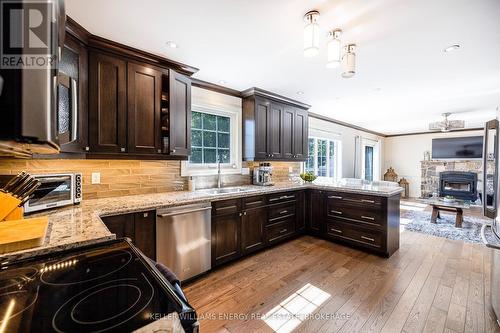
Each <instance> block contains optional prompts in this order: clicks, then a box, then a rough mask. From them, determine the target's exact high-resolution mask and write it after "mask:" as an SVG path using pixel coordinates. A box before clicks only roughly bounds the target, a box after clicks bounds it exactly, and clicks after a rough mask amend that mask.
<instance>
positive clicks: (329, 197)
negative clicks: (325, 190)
mask: <svg viewBox="0 0 500 333" xmlns="http://www.w3.org/2000/svg"><path fill="white" fill-rule="evenodd" d="M328 199H339V200H342V197H339V196H338V195H329V196H328Z"/></svg>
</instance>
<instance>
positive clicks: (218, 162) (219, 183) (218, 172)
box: [217, 156, 221, 188]
mask: <svg viewBox="0 0 500 333" xmlns="http://www.w3.org/2000/svg"><path fill="white" fill-rule="evenodd" d="M220 185H221V181H220V157H219V156H217V188H220Z"/></svg>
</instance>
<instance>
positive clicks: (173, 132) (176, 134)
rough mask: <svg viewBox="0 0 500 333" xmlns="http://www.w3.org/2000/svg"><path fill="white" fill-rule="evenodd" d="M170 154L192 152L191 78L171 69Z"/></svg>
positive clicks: (176, 154)
mask: <svg viewBox="0 0 500 333" xmlns="http://www.w3.org/2000/svg"><path fill="white" fill-rule="evenodd" d="M169 105H170V108H169V112H170V122H169V124H170V125H169V127H170V132H169V134H170V137H169V140H170V151H169V153H170V155H172V156H182V157H187V156H189V155H190V154H191V79H190V78H188V77H187V76H185V75H182V74H179V73H177V72H176V71H174V70H169Z"/></svg>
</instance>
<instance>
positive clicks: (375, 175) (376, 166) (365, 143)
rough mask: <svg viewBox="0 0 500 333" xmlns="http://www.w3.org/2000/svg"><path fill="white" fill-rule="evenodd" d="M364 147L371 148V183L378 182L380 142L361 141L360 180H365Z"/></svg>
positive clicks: (364, 139)
mask: <svg viewBox="0 0 500 333" xmlns="http://www.w3.org/2000/svg"><path fill="white" fill-rule="evenodd" d="M365 147H372V148H373V181H378V180H380V142H379V141H376V140H371V139H366V138H363V139H362V140H361V178H362V179H365V178H366V170H365V158H366V156H365V150H366V149H365Z"/></svg>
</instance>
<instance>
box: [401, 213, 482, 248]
mask: <svg viewBox="0 0 500 333" xmlns="http://www.w3.org/2000/svg"><path fill="white" fill-rule="evenodd" d="M485 223H486V224H490V223H491V220H489V219H487V218H478V217H473V216H467V214H466V213H465V212H464V220H463V224H462V226H463V227H462V228H455V215H449V214H443V213H442V214H441V219H438V220H437V223H436V224H434V223H431V212H423V211H422V212H420V211H413V210H401V226H402V227H404V229H405V230H410V231H416V232H421V233H424V234H429V235H433V236H438V237H444V238H449V239H456V240H463V241H465V242H470V243H477V244H480V243H482V241H481V227H482V226H483V224H485Z"/></svg>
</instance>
